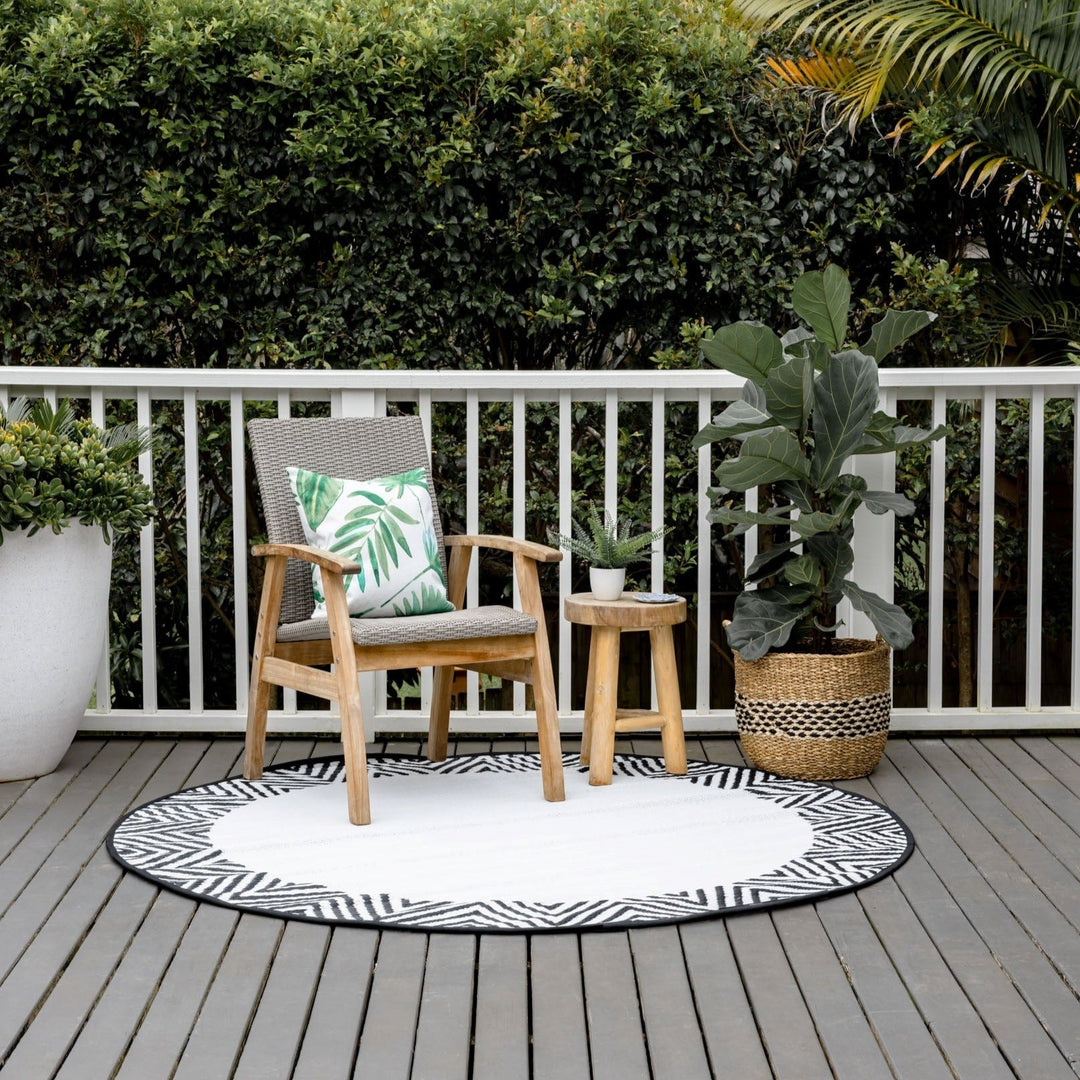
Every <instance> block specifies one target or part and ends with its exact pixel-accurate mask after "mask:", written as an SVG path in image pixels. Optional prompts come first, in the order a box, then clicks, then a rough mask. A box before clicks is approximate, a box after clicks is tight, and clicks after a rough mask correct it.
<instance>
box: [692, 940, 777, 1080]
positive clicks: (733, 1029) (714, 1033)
mask: <svg viewBox="0 0 1080 1080" xmlns="http://www.w3.org/2000/svg"><path fill="white" fill-rule="evenodd" d="M679 936H680V937H681V938H682V942H683V953H684V955H685V957H686V970H687V973H688V974H689V977H690V985H691V988H692V990H693V993H694V1001H695V1003H696V1004H697V1012H698V1018H699V1020H700V1023H701V1030H702V1035H703V1037H704V1039H705V1047H706V1050H707V1052H708V1055H709V1060H710V1061H711V1062H712V1067H713V1071H714V1072H715V1073H716V1074H717V1075H718V1076H719V1075H730V1076H737V1077H739V1080H771V1077H772V1069H770V1068H769V1061H768V1058H767V1057H766V1056H765V1050H764V1048H763V1047H762V1045H761V1039H760V1036H759V1033H758V1028H757V1021H756V1020H755V1019H754V1013H753V1010H752V1009H751V1008H750V1001H749V999H748V997H747V995H746V988H745V987H744V986H743V981H742V974H741V973H740V971H739V965H738V964H737V963H736V961H735V954H734V953H733V951H732V949H731V942H730V941H729V940H728V932H727V923H726V922H725V921H724V920H723V919H702V920H700V921H698V922H692V923H686V924H685V925H683V926H681V927H680V928H679Z"/></svg>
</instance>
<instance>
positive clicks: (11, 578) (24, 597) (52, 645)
mask: <svg viewBox="0 0 1080 1080" xmlns="http://www.w3.org/2000/svg"><path fill="white" fill-rule="evenodd" d="M111 568H112V547H111V546H110V545H108V544H106V543H105V540H104V538H103V537H102V535H101V529H100V528H99V527H98V526H96V525H80V524H78V523H77V522H74V523H69V525H68V526H67V527H66V528H65V529H64V531H63V532H61V533H59V534H57V533H53V532H51V531H49V530H47V529H42V530H41V531H39V532H36V533H35V534H34V535H33V536H27V534H26V533H25V532H9V533H5V535H4V543H3V545H2V546H0V657H3V672H4V673H3V676H2V677H0V780H23V779H27V778H29V777H32V776H42V775H44V774H45V773H48V772H52V770H53V769H55V768H56V766H57V765H59V764H60V761H61V759H62V758H63V756H64V754H65V753H67V749H68V747H69V746H70V745H71V740H72V739H73V738H74V737H75V732H76V731H77V730H78V727H79V723H80V721H81V720H82V718H83V715H84V714H85V712H86V706H87V705H88V704H89V701H90V692H91V690H92V689H93V687H94V680H95V678H96V676H97V673H98V667H99V666H100V664H101V657H102V652H103V650H104V647H105V634H106V631H107V628H108V619H109V578H110V572H111Z"/></svg>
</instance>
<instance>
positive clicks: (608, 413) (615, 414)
mask: <svg viewBox="0 0 1080 1080" xmlns="http://www.w3.org/2000/svg"><path fill="white" fill-rule="evenodd" d="M604 506H606V507H607V509H608V510H609V511H610V512H611V513H612V514H617V513H618V512H619V391H618V390H608V391H607V392H606V393H605V395H604Z"/></svg>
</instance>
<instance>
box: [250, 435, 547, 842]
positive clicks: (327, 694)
mask: <svg viewBox="0 0 1080 1080" xmlns="http://www.w3.org/2000/svg"><path fill="white" fill-rule="evenodd" d="M248 432H249V435H250V439H251V448H252V455H253V458H254V461H255V470H256V475H257V477H258V481H259V489H260V494H261V496H262V501H263V508H264V510H265V513H266V525H267V534H268V540H269V542H268V543H266V544H260V545H257V546H255V547H253V548H252V552H253V554H255V555H257V556H263V557H265V558H266V560H267V562H266V573H265V576H264V580H263V589H262V598H261V602H260V607H259V618H258V624H257V627H256V631H255V644H254V651H253V654H252V663H251V692H250V696H249V700H248V719H247V736H246V741H245V748H244V776H245V777H247V778H248V779H256V778H258V777H259V776H261V775H262V770H263V754H264V748H265V743H266V716H267V708H268V705H269V699H270V688H271V687H272V686H283V687H293V688H295V689H297V690H300V691H303V692H304V693H307V694H313V695H315V696H316V697H321V698H326V699H329V700H331V701H336V702H337V703H338V707H339V709H340V712H341V738H342V743H343V745H344V751H345V775H346V788H347V794H348V811H349V820H350V821H351V822H352V823H353V824H354V825H366V824H368V823H369V822H370V821H371V811H370V806H369V797H368V777H367V756H366V751H365V734H364V720H363V715H362V710H361V704H360V692H359V686H358V683H357V674H358V673H359V672H361V671H385V670H391V669H395V668H407V667H425V666H433V667H434V668H435V679H434V689H433V694H432V703H431V716H430V725H429V732H428V742H427V754H428V757H429V758H430V759H431V760H432V761H441V760H443V759H444V758H445V757H446V744H447V737H448V733H449V723H450V692H451V688H452V684H453V676H454V668H455V667H463V668H469V669H472V670H476V671H485V672H488V673H491V674H495V675H499V676H501V677H503V678H509V679H513V680H518V681H521V682H526V683H530V684H531V685H532V687H533V695H534V698H535V703H536V724H537V732H538V734H539V739H540V759H541V773H542V780H543V790H544V797H545V798H546V799H548V800H549V801H552V802H559V801H561V800H562V799H563V798H564V797H565V796H564V792H563V772H562V753H561V746H560V741H559V718H558V712H557V708H556V700H555V685H554V678H553V674H552V667H551V653H550V651H549V647H548V640H547V629H546V626H545V622H544V610H543V605H542V602H541V597H540V585H539V580H538V576H537V563H541V562H557V561H559V560H560V559H561V558H562V554H561V552H559V551H556V550H555V549H553V548H549V547H546V546H545V545H543V544H535V543H531V542H529V541H527V540H516V539H513V538H509V537H501V536H447V537H445V538H443V537H442V530H441V526H440V524H439V514H438V503H437V501H436V499H435V492H434V490H433V488H432V483H431V473H430V457H429V454H428V451H427V446H426V443H425V440H424V434H423V429H422V426H421V422H420V419H419V418H418V417H379V418H329V419H325V418H317V419H282V420H252V421H251V422H250V423H249V425H248ZM290 466H295V467H299V468H303V469H307V470H310V471H312V472H319V473H323V474H325V475H328V476H333V477H341V478H347V479H350V480H370V479H373V478H375V477H381V476H387V475H393V474H396V473H400V472H402V471H404V470H408V469H413V468H417V467H421V466H422V467H423V469H424V470H425V473H426V475H427V480H428V488H429V490H430V491H431V499H432V505H433V507H434V509H435V513H434V527H435V532H436V538H437V540H438V541H439V542H440V545H441V544H442V543H445V545H446V546H448V547H449V548H450V551H451V556H450V565H449V573H448V575H447V596H448V598H449V600H450V603H451V604H453V606H454V609H455V610H453V611H448V612H445V613H439V614H428V615H402V616H391V617H386V618H354V617H351V616H350V614H349V611H348V607H347V600H346V594H345V587H344V575H346V574H355V573H358V572H359V570H360V566H359V564H357V563H355V562H353V561H351V560H350V559H347V558H342V557H341V556H340V555H338V554H336V553H335V552H332V551H329V550H325V549H322V548H316V547H311V546H309V545H308V544H307V543H306V542H305V535H304V531H303V527H302V525H301V521H300V516H299V513H298V511H297V508H296V503H295V500H294V498H293V494H292V491H291V489H290V487H289V482H288V478H287V474H286V469H287V468H288V467H290ZM478 547H489V548H498V549H500V550H503V551H508V552H511V553H512V555H513V561H514V573H515V576H516V578H517V582H518V590H519V593H520V597H521V609H520V610H517V609H515V608H510V607H502V606H489V607H477V608H465V607H464V606H463V605H464V601H465V586H466V580H467V578H468V572H469V563H470V560H471V558H472V553H473V551H474V549H476V548H478ZM440 557H441V558H443V557H444V552H443V550H442V547H441V546H440ZM312 564H314V565H316V566H318V567H319V568H320V569H321V571H322V579H323V592H324V594H325V598H326V617H325V618H312V617H311V614H312V610H313V607H314V594H313V589H312V582H311V573H310V568H311V565H312ZM444 567H445V562H444ZM330 664H333V668H332V670H329V671H328V670H325V668H326V667H327V666H328V665H330Z"/></svg>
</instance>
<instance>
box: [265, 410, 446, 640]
mask: <svg viewBox="0 0 1080 1080" xmlns="http://www.w3.org/2000/svg"><path fill="white" fill-rule="evenodd" d="M248 436H249V438H250V440H251V455H252V458H253V459H254V461H255V475H256V477H257V478H258V481H259V494H260V495H261V497H262V504H263V511H264V513H265V515H266V531H267V539H268V540H269V541H270V543H271V544H303V543H306V542H307V541H306V539H305V537H304V530H303V527H302V526H301V524H300V515H299V513H298V511H297V509H296V503H295V501H294V500H293V495H292V491H291V490H290V489H289V478H288V476H287V475H286V472H285V470H286V469H287V468H288V467H289V466H296V467H297V468H301V469H309V470H311V471H312V472H320V473H324V474H325V475H327V476H337V477H341V478H342V479H344V480H372V479H374V478H375V477H377V476H392V475H394V474H395V473H400V472H405V471H406V470H407V469H416V468H423V469H424V470H425V471H426V473H427V480H428V489H429V490H430V491H431V502H432V505H433V507H434V508H435V533H436V540H437V541H438V550H439V555H440V557H441V558H442V560H443V576H444V577H445V576H446V556H445V552H444V550H443V538H442V524H441V522H440V520H439V504H438V501H437V500H436V498H435V490H434V487H433V486H432V483H431V457H430V455H429V453H428V449H427V443H426V442H425V440H424V429H423V425H422V423H421V420H420V418H419V417H418V416H384V417H317V418H296V419H283V420H252V421H250V422H249V423H248ZM314 605H315V599H314V595H313V594H312V591H311V567H310V566H309V565H307V564H305V563H300V562H298V561H297V560H295V559H290V560H289V566H288V570H287V571H286V575H285V590H284V595H283V597H282V604H281V622H283V623H289V622H300V621H302V620H304V619H307V618H310V616H311V610H312V608H313V607H314Z"/></svg>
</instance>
